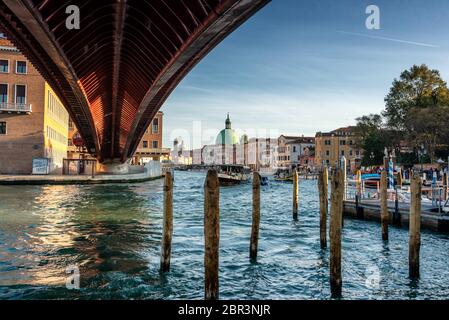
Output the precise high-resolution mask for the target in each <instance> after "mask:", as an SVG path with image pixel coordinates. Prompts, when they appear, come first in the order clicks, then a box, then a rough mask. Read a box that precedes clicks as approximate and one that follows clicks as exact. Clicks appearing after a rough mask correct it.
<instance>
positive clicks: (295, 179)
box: [293, 169, 299, 220]
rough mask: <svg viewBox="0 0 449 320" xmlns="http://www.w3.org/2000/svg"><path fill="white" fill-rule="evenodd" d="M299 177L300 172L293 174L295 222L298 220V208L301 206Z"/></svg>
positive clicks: (295, 171)
mask: <svg viewBox="0 0 449 320" xmlns="http://www.w3.org/2000/svg"><path fill="white" fill-rule="evenodd" d="M298 203H299V177H298V171H297V170H296V169H295V170H294V172H293V220H298V206H299V204H298Z"/></svg>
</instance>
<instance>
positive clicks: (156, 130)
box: [153, 119, 159, 133]
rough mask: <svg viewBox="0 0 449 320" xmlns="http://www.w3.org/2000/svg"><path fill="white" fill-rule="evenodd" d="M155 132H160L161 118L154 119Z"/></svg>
mask: <svg viewBox="0 0 449 320" xmlns="http://www.w3.org/2000/svg"><path fill="white" fill-rule="evenodd" d="M153 133H159V119H153Z"/></svg>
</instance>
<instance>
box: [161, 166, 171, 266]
mask: <svg viewBox="0 0 449 320" xmlns="http://www.w3.org/2000/svg"><path fill="white" fill-rule="evenodd" d="M172 237H173V178H172V174H171V172H167V173H166V174H165V182H164V222H163V233H162V249H161V271H162V272H168V271H170V255H171V242H172Z"/></svg>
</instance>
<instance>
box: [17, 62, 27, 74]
mask: <svg viewBox="0 0 449 320" xmlns="http://www.w3.org/2000/svg"><path fill="white" fill-rule="evenodd" d="M16 73H18V74H26V73H27V62H26V61H16Z"/></svg>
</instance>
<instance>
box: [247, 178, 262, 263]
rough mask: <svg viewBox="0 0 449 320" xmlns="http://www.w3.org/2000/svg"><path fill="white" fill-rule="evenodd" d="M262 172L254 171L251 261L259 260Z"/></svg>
mask: <svg viewBox="0 0 449 320" xmlns="http://www.w3.org/2000/svg"><path fill="white" fill-rule="evenodd" d="M260 180H261V179H260V174H259V173H258V172H254V177H253V225H252V228H251V243H250V253H249V257H250V259H251V261H253V262H255V261H257V247H258V244H259V228H260Z"/></svg>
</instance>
